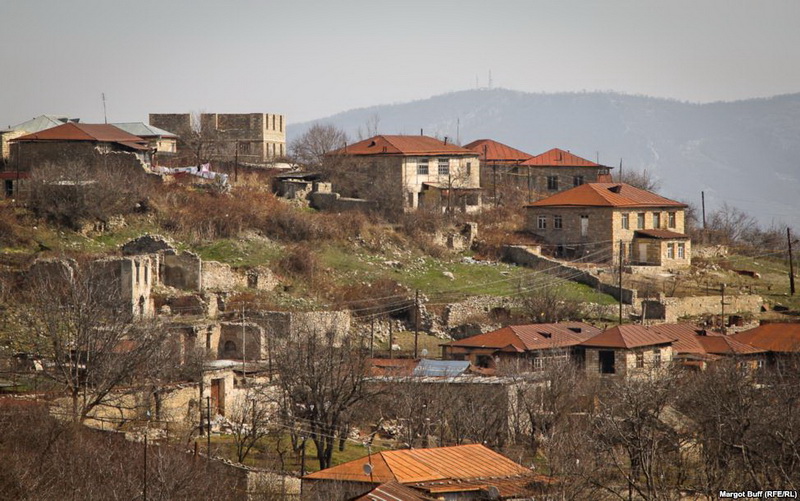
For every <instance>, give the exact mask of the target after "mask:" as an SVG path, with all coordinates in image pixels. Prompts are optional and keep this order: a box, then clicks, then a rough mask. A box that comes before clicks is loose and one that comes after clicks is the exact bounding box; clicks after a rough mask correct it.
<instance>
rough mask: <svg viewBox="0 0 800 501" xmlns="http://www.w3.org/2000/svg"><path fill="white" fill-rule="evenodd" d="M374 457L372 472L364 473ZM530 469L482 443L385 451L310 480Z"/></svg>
mask: <svg viewBox="0 0 800 501" xmlns="http://www.w3.org/2000/svg"><path fill="white" fill-rule="evenodd" d="M370 459H371V461H372V462H371V464H372V475H371V476H370V475H369V474H366V473H364V465H365V464H367V463H369V462H370ZM530 473H531V471H530V470H528V469H527V468H525V467H523V466H521V465H518V464H517V463H515V462H514V461H512V460H510V459H508V458H507V457H505V456H503V455H501V454H498V453H496V452H494V451H493V450H491V449H489V448H487V447H484V446H483V445H480V444H471V445H457V446H454V447H437V448H432V449H404V450H396V451H381V452H379V453H377V454H372V456H371V457H370V456H365V457H362V458H360V459H356V460H353V461H348V462H347V463H343V464H340V465H338V466H333V467H331V468H327V469H325V470H320V471H318V472H316V473H311V474H310V475H306V476H305V477H303V479H308V480H340V481H344V480H346V481H351V482H373V483H385V482H390V481H392V480H395V481H397V482H400V483H401V484H411V483H417V482H433V481H445V480H471V479H486V478H488V477H493V478H494V477H496V478H503V477H510V476H518V475H529V474H530Z"/></svg>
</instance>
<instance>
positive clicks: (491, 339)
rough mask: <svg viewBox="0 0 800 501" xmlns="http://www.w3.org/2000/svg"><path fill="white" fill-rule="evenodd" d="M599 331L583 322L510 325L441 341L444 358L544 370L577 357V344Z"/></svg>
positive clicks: (485, 366)
mask: <svg viewBox="0 0 800 501" xmlns="http://www.w3.org/2000/svg"><path fill="white" fill-rule="evenodd" d="M599 333H600V329H598V328H596V327H594V326H592V325H589V324H586V323H583V322H560V323H555V324H528V325H509V326H507V327H503V328H501V329H497V330H494V331H491V332H486V333H483V334H478V335H476V336H472V337H468V338H464V339H459V340H457V341H451V342H449V343H444V344H442V345H441V347H442V359H444V360H469V362H470V363H471V364H472V365H474V366H476V367H480V368H483V369H497V368H498V367H499V366H500V367H501V366H503V365H504V364H505V365H507V364H519V363H522V364H525V366H526V367H525V368H526V369H530V370H543V369H544V368H545V366H547V365H548V363H550V362H552V361H554V360H569V359H574V358H575V347H577V346H578V345H579V344H580V343H581V342H583V341H586V340H587V339H589V338H591V337H593V336H595V335H597V334H599Z"/></svg>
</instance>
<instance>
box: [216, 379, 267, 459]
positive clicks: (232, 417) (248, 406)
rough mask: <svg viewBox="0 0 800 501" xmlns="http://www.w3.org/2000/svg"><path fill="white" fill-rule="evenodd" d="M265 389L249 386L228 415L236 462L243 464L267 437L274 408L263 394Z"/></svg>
mask: <svg viewBox="0 0 800 501" xmlns="http://www.w3.org/2000/svg"><path fill="white" fill-rule="evenodd" d="M265 391H266V389H265V388H262V387H260V386H255V385H251V386H249V387H248V388H247V390H246V392H245V394H244V395H240V396H239V397H238V398H237V399H236V401H235V402H234V404H233V408H232V409H231V410H230V412H229V413H228V416H227V417H228V422H229V423H230V425H231V435H232V436H233V443H234V446H235V447H236V460H237V461H238V462H240V463H243V462H244V460H245V458H247V455H248V454H250V451H251V450H252V449H253V447H255V446H256V444H258V442H259V441H260V440H261V439H263V438H264V437H266V436H267V435H269V433H270V428H269V426H270V424H271V423H272V421H273V417H274V415H275V406H274V404H273V403H272V402H270V400H269V398H268V396H267V395H266V394H265Z"/></svg>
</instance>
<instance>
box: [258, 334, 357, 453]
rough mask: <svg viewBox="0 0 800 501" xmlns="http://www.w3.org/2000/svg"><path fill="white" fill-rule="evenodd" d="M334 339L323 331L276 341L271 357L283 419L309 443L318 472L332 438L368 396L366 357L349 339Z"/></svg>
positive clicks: (338, 434)
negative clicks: (307, 437)
mask: <svg viewBox="0 0 800 501" xmlns="http://www.w3.org/2000/svg"><path fill="white" fill-rule="evenodd" d="M335 341H336V340H335V339H334V336H333V335H331V334H328V333H321V332H314V331H308V332H304V333H302V334H299V335H297V337H294V338H291V339H286V340H283V341H282V342H280V343H278V344H279V346H277V347H276V353H277V354H276V355H275V358H274V360H275V368H276V370H277V372H278V374H279V377H278V387H279V389H280V390H281V393H282V394H281V398H280V400H279V403H280V404H281V410H282V414H283V418H284V420H285V421H286V422H287V423H289V424H290V425H292V426H294V427H299V428H302V429H303V430H304V431H305V432H307V433H308V436H309V437H310V438H311V440H313V441H314V444H315V445H316V448H317V459H318V460H319V466H320V469H324V468H328V467H330V466H331V458H332V456H333V450H334V447H335V445H336V441H337V437H340V436H343V434H344V433H346V428H347V426H346V425H347V424H348V423H349V422H350V420H351V417H352V416H353V414H354V413H355V411H356V408H357V406H358V405H359V404H360V403H361V402H362V401H364V400H365V399H366V398H367V397H368V396H369V395H370V392H369V391H368V389H367V387H366V384H365V379H366V374H367V371H366V358H365V353H364V352H363V351H361V350H359V349H358V347H357V346H356V345H354V344H353V342H352V341H351V340H350V338H349V337H347V338H345V339H343V340H342V342H341V344H337V343H336V342H335Z"/></svg>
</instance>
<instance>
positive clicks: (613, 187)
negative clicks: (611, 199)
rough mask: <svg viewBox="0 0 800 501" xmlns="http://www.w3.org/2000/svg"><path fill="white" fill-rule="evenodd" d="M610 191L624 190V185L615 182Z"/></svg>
mask: <svg viewBox="0 0 800 501" xmlns="http://www.w3.org/2000/svg"><path fill="white" fill-rule="evenodd" d="M608 191H610V192H611V193H619V192H620V191H622V185H621V184H615V185H614V186H611V187H609V188H608Z"/></svg>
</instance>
